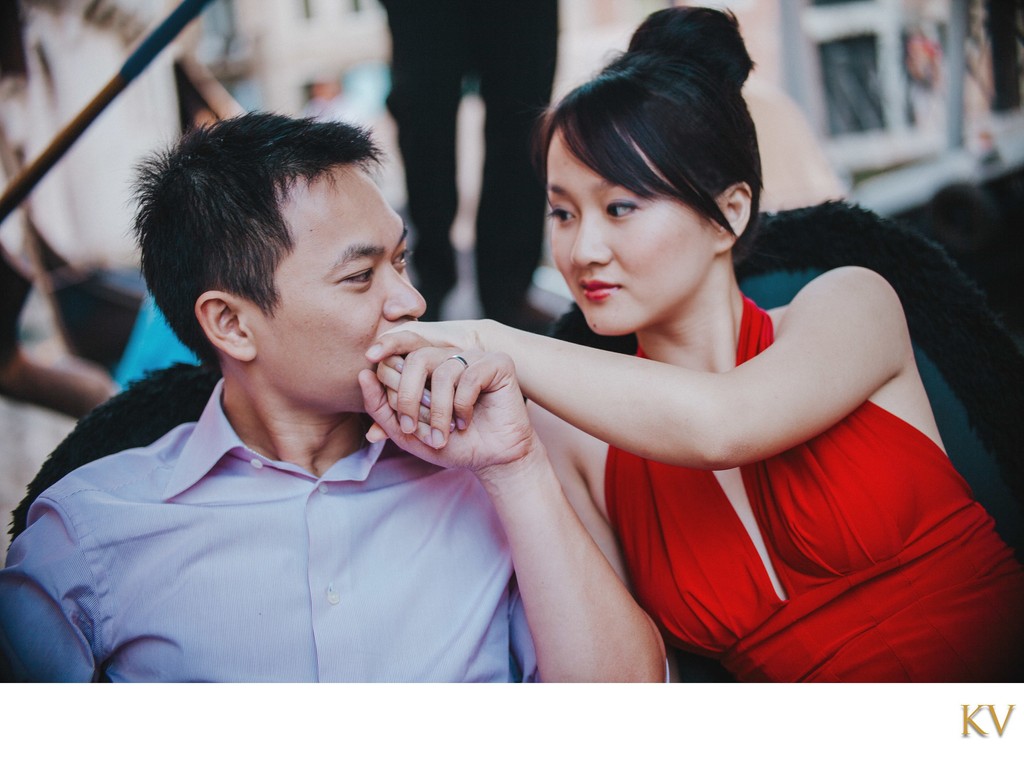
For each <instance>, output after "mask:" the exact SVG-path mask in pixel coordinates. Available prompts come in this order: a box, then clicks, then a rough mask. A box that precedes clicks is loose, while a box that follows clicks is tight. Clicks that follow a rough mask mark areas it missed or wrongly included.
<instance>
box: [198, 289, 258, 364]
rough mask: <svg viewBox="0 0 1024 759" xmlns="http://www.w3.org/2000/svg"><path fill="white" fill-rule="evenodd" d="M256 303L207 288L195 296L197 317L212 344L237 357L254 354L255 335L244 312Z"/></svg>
mask: <svg viewBox="0 0 1024 759" xmlns="http://www.w3.org/2000/svg"><path fill="white" fill-rule="evenodd" d="M253 308H255V305H254V304H252V303H250V302H249V301H247V300H245V299H244V298H239V297H238V296H237V295H232V294H231V293H226V292H223V291H222V290H207V291H206V292H204V293H203V294H202V295H200V296H199V298H197V299H196V309H195V310H196V319H198V320H199V325H200V326H201V327H202V328H203V332H205V333H206V339H207V340H209V341H210V342H211V343H212V344H213V347H214V348H216V349H217V350H219V351H221V352H223V353H225V354H227V355H228V356H230V357H231V358H233V359H235V360H236V361H252V360H253V359H254V358H256V340H255V335H253V333H252V331H251V330H250V328H249V326H248V320H247V315H248V314H249V312H250V310H251V309H253Z"/></svg>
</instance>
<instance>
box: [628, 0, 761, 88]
mask: <svg viewBox="0 0 1024 759" xmlns="http://www.w3.org/2000/svg"><path fill="white" fill-rule="evenodd" d="M628 53H646V54H649V55H654V56H657V57H660V58H662V59H667V60H668V61H670V62H673V63H677V64H681V65H684V66H699V67H700V68H702V69H704V70H705V71H706V73H707V75H708V76H710V77H712V78H714V79H725V80H726V81H728V82H731V83H732V84H734V85H735V86H736V87H737V88H742V87H743V83H744V82H746V81H747V76H748V75H749V74H750V71H751V69H753V68H754V62H753V61H752V60H750V55H749V54H748V53H747V47H746V45H745V44H744V42H743V37H742V36H741V35H740V30H739V23H738V22H737V21H736V17H735V16H734V15H733V14H732V13H731V12H729V11H719V10H715V9H713V8H685V7H679V8H666V9H665V10H661V11H656V12H654V13H652V14H651V15H650V16H648V17H647V18H646V19H645V20H644V22H643V23H642V24H641V25H640V26H639V27H638V28H637V30H636V31H635V32H634V33H633V37H632V39H630V41H629V50H628Z"/></svg>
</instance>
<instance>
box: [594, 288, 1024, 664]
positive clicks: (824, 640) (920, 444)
mask: <svg viewBox="0 0 1024 759" xmlns="http://www.w3.org/2000/svg"><path fill="white" fill-rule="evenodd" d="M772 340H773V332H772V323H771V320H770V319H769V317H768V315H767V314H766V313H765V312H764V311H762V310H761V309H760V308H758V307H757V306H756V305H755V304H754V303H753V301H751V300H749V299H746V298H745V299H744V309H743V319H742V323H741V328H740V339H739V347H738V350H737V359H736V360H737V363H742V362H743V361H745V360H747V359H749V358H750V357H752V356H755V355H757V354H758V353H760V352H761V351H763V350H764V349H765V348H767V347H768V346H769V345H771V343H772ZM741 471H742V476H743V482H744V485H745V487H746V492H747V496H748V498H749V500H750V504H751V507H752V509H753V512H754V514H755V516H756V518H757V523H758V525H759V527H760V530H761V533H762V535H763V536H764V538H765V543H766V544H767V547H768V552H769V555H770V557H771V563H772V566H773V567H774V568H775V570H776V573H777V575H778V577H779V579H780V581H781V583H782V586H783V587H784V588H785V591H786V595H787V596H788V600H781V599H780V598H779V596H778V595H777V594H776V592H775V590H774V588H773V586H772V584H771V580H770V579H769V576H768V574H767V572H766V570H765V567H764V563H763V562H762V561H761V558H760V556H759V555H758V553H757V551H756V549H755V548H754V544H753V543H752V541H751V540H750V536H749V535H748V534H747V532H746V530H745V529H744V527H743V525H742V523H741V522H740V520H739V517H738V516H737V515H736V512H735V511H734V510H733V508H732V506H731V505H730V503H729V501H728V500H727V499H726V496H725V494H724V492H723V491H722V489H721V487H720V486H719V484H718V481H717V480H716V479H715V476H714V474H713V473H712V472H710V471H702V470H695V469H686V468H683V467H677V466H670V465H666V464H660V463H656V462H652V461H648V460H645V459H642V458H640V457H638V456H634V455H633V454H630V453H626V452H624V451H621V450H618V449H616V448H614V447H613V448H611V449H610V450H609V453H608V461H607V467H606V470H605V488H606V495H607V502H608V511H609V516H610V518H611V522H612V526H613V527H614V528H615V530H616V532H617V533H618V537H619V540H620V542H621V545H622V549H623V552H624V554H625V558H626V564H627V567H628V570H629V573H630V579H631V581H632V583H633V587H634V591H635V593H636V594H637V598H638V600H639V602H640V604H641V605H642V606H643V607H644V608H645V609H646V610H647V611H648V612H649V613H650V614H651V616H652V617H653V618H654V619H655V621H656V622H657V623H658V624H659V626H660V627H661V628H662V631H663V632H664V634H665V636H666V639H667V640H668V642H669V643H670V644H674V645H676V646H679V647H680V648H683V649H687V650H690V651H695V652H698V653H702V654H705V655H710V656H713V657H716V658H719V659H721V661H722V663H723V664H724V665H725V667H726V668H727V669H728V670H729V671H730V672H732V673H733V674H734V675H735V676H736V677H737V679H739V680H752V681H785V682H791V681H802V680H823V681H860V682H889V681H923V682H936V681H952V682H960V681H963V682H966V681H992V682H1017V681H1019V680H1021V679H1022V677H1021V656H1020V653H1019V651H1020V650H1021V649H1022V647H1024V569H1022V568H1021V565H1020V564H1019V563H1018V562H1017V561H1016V559H1015V558H1014V557H1013V554H1012V552H1011V550H1010V549H1009V548H1008V547H1007V545H1006V544H1005V543H1004V542H1003V541H1002V540H1001V539H1000V538H999V536H998V535H997V534H996V532H995V528H994V523H993V520H992V518H991V516H990V515H989V514H988V512H986V511H985V509H984V508H983V507H982V506H981V505H979V504H978V503H977V502H976V501H975V500H974V498H973V496H972V494H971V491H970V488H969V486H968V485H967V483H966V482H965V481H964V480H963V478H962V477H961V476H960V475H959V474H958V473H957V472H956V470H955V469H954V468H953V467H952V465H951V464H950V462H949V459H948V458H947V456H946V455H945V453H943V451H942V450H941V449H940V448H939V447H938V446H936V445H935V443H934V442H932V440H931V439H929V438H928V437H927V436H926V435H924V434H923V433H921V432H920V431H919V430H917V429H915V428H914V427H912V426H911V425H909V424H907V423H906V422H904V421H903V420H901V419H899V418H898V417H895V416H893V415H892V414H890V413H889V412H887V411H885V410H884V409H882V408H881V407H879V406H876V405H875V404H873V403H871V402H866V403H864V404H863V405H862V406H860V408H858V409H857V410H855V411H854V412H853V413H852V414H850V415H849V416H848V417H847V418H846V419H844V420H843V421H841V422H840V423H839V424H837V425H835V426H834V427H833V428H831V429H829V430H827V431H826V432H824V433H822V434H821V435H818V436H817V437H815V438H813V439H811V440H809V441H807V442H806V443H803V444H801V445H798V446H796V447H795V448H793V449H792V450H789V451H786V452H784V453H781V454H779V455H776V456H773V457H771V458H769V459H767V460H765V461H761V462H758V463H754V464H750V465H747V466H744V467H742V469H741Z"/></svg>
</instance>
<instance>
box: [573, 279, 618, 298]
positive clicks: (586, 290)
mask: <svg viewBox="0 0 1024 759" xmlns="http://www.w3.org/2000/svg"><path fill="white" fill-rule="evenodd" d="M580 287H581V288H583V295H584V297H585V298H586V299H587V300H591V301H601V300H605V299H607V298H610V297H611V296H612V293H614V292H615V291H616V290H618V289H619V286H618V285H613V284H612V283H611V282H602V281H601V280H599V279H588V280H583V281H581V282H580Z"/></svg>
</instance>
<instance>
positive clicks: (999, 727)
mask: <svg viewBox="0 0 1024 759" xmlns="http://www.w3.org/2000/svg"><path fill="white" fill-rule="evenodd" d="M1013 707H1014V705H1013V704H1010V708H1009V709H1007V710H1006V716H1005V717H1004V718H1003V724H1001V725H1000V724H999V718H998V717H997V716H996V708H995V707H994V706H993V705H992V704H989V705H988V713H989V714H991V715H992V722H994V723H995V726H996V732H997V733H999V737H1000V738H1002V737H1003V730H1005V729H1006V723H1007V722H1009V721H1010V715H1011V714H1013ZM978 708H979V709H980V708H981V707H980V706H979V707H978ZM964 712H965V713H966V712H967V710H966V709H964ZM975 713H977V712H975ZM972 716H973V715H972ZM965 729H966V728H965Z"/></svg>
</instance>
